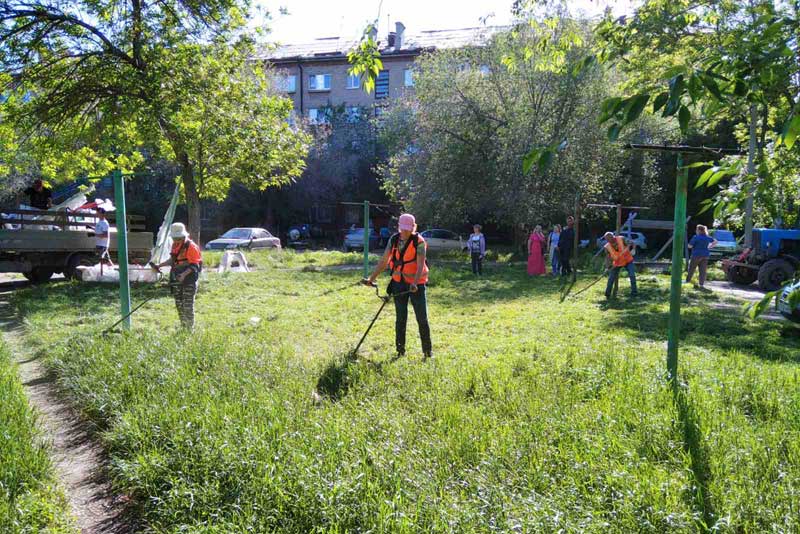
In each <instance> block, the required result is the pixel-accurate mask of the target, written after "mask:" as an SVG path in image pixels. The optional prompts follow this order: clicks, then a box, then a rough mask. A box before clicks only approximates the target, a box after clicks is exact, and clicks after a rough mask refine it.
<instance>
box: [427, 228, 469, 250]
mask: <svg viewBox="0 0 800 534" xmlns="http://www.w3.org/2000/svg"><path fill="white" fill-rule="evenodd" d="M420 235H421V236H422V238H423V239H424V240H425V242H426V243H427V244H428V250H429V251H433V252H444V251H447V250H459V251H464V250H467V244H466V243H465V242H464V240H463V239H461V236H460V235H458V234H456V233H455V232H451V231H450V230H439V229H431V230H425V231H424V232H422V233H420Z"/></svg>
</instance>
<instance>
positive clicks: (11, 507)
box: [0, 342, 74, 534]
mask: <svg viewBox="0 0 800 534" xmlns="http://www.w3.org/2000/svg"><path fill="white" fill-rule="evenodd" d="M35 428H36V425H35V421H34V417H33V414H32V413H31V410H30V407H29V406H28V401H27V399H26V398H25V394H24V392H23V390H22V384H20V382H19V379H18V377H17V370H16V368H15V367H14V365H13V364H12V363H11V359H10V357H9V352H8V349H7V348H6V346H5V344H3V343H2V342H0V532H2V533H4V534H22V533H34V532H48V533H51V534H62V533H69V532H74V530H73V529H72V525H71V522H70V519H69V517H68V514H67V511H66V510H67V505H66V501H65V499H64V495H63V494H62V493H61V492H60V490H59V489H57V488H56V486H55V484H54V477H53V471H52V465H51V464H50V459H49V458H48V456H47V451H46V450H45V448H44V446H43V445H42V443H41V440H40V437H39V435H38V434H37V431H36V430H35Z"/></svg>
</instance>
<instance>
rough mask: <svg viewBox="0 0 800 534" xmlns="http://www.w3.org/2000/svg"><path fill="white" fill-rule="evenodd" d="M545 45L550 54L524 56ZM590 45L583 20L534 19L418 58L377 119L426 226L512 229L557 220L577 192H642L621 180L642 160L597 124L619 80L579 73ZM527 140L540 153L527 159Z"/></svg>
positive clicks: (393, 169) (402, 191) (644, 132)
mask: <svg viewBox="0 0 800 534" xmlns="http://www.w3.org/2000/svg"><path fill="white" fill-rule="evenodd" d="M567 41H570V42H571V43H573V44H572V45H569V46H567V45H565V44H564V43H566V42H567ZM545 42H547V43H549V44H553V46H554V47H557V50H555V49H554V50H552V51H553V53H552V54H535V53H534V54H531V53H529V51H530V50H541V49H542V47H543V46H548V45H546V44H544V43H545ZM562 44H564V46H562ZM589 46H590V33H589V31H588V28H587V27H586V25H585V24H582V23H580V22H578V21H574V20H572V19H568V18H563V19H560V20H555V19H551V20H548V21H545V22H538V21H536V20H534V21H533V22H531V23H530V24H526V25H523V26H521V27H520V28H517V29H516V30H515V31H512V32H507V33H504V34H501V35H498V36H497V37H495V38H494V39H493V41H492V42H491V43H490V44H489V45H488V46H486V47H476V48H465V49H460V50H442V51H439V52H435V53H432V54H429V55H427V56H425V57H423V58H421V59H420V60H419V61H418V63H417V65H416V69H417V72H416V73H415V94H414V95H410V96H409V97H408V98H407V99H405V100H401V101H399V102H397V103H396V104H395V105H394V106H393V108H392V109H391V110H390V111H389V112H388V113H387V114H386V115H384V116H382V117H381V142H382V143H384V144H385V145H386V146H387V147H388V150H389V153H390V159H389V161H388V163H387V164H386V165H385V166H383V167H382V168H381V169H382V174H383V175H384V180H385V186H386V188H387V190H388V191H389V192H391V194H392V195H393V196H395V197H396V198H398V199H403V200H405V201H406V202H407V204H409V205H410V206H412V207H413V209H414V210H415V211H416V212H419V213H420V214H421V215H422V216H423V217H424V218H425V219H426V220H429V221H431V222H432V223H435V224H463V223H465V222H468V221H470V220H471V219H472V220H474V218H476V217H480V218H481V219H482V220H484V221H486V220H494V221H496V222H499V223H503V224H508V225H510V226H513V227H514V228H515V229H516V230H517V235H518V236H521V235H522V230H523V228H524V227H527V226H530V225H532V224H535V223H537V222H543V223H547V222H550V221H552V222H556V221H560V220H562V219H563V218H564V216H565V214H566V213H570V212H571V211H572V210H573V209H574V205H575V194H576V192H577V191H581V192H582V194H583V197H584V198H595V199H598V200H599V199H605V198H606V195H607V194H609V192H610V191H620V194H625V195H628V196H626V197H622V198H621V197H618V199H619V201H628V199H629V198H631V197H637V196H640V195H644V196H645V197H646V198H647V197H648V195H651V193H652V191H651V190H648V188H647V185H648V184H651V183H652V182H651V181H650V180H649V178H648V177H644V180H640V181H639V182H638V183H636V184H631V183H630V181H628V178H629V176H630V175H631V172H640V171H641V170H642V168H643V167H641V166H640V167H639V168H637V169H634V170H631V168H630V166H629V165H628V164H629V163H630V162H631V161H632V160H631V159H630V158H631V155H630V154H626V153H625V152H624V151H623V150H621V148H620V147H616V146H614V145H613V144H612V143H610V142H609V141H608V140H607V139H606V138H605V135H604V133H603V132H602V131H601V130H599V129H598V128H597V127H596V125H597V119H598V114H599V113H598V111H597V110H598V108H599V106H600V103H601V102H602V100H603V98H605V97H606V96H608V95H609V94H610V93H609V86H610V85H613V83H614V80H613V78H612V77H611V76H609V75H608V74H607V73H604V72H603V71H602V70H601V69H599V68H597V66H596V65H595V66H593V67H591V68H586V69H582V70H580V72H577V70H578V69H577V68H576V67H577V65H578V62H579V61H580V60H581V58H582V57H583V55H585V53H586V52H587V51H588V49H589V48H588V47H589ZM651 122H654V121H651ZM640 127H641V129H640V131H638V132H636V133H635V134H632V136H635V138H638V139H647V138H648V136H650V135H653V133H654V129H653V128H652V125H648V124H646V123H644V122H641V123H640ZM532 146H534V147H547V149H545V150H542V149H541V148H539V149H538V152H537V151H534V153H535V154H536V156H535V157H531V156H530V154H531V147H532ZM549 147H553V148H552V151H551V150H550V148H549ZM555 151H558V152H559V157H557V158H556V157H554V155H553V154H554V152H555ZM524 157H525V159H526V161H527V164H525V165H523V164H521V162H522V160H523V158H524ZM546 160H549V161H546ZM542 163H548V164H547V165H544V164H542ZM640 165H641V163H640ZM637 200H638V199H637Z"/></svg>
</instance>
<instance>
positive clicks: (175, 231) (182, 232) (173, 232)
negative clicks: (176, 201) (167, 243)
mask: <svg viewBox="0 0 800 534" xmlns="http://www.w3.org/2000/svg"><path fill="white" fill-rule="evenodd" d="M169 236H170V237H171V238H172V239H186V238H187V237H189V232H187V231H186V225H184V224H183V223H174V224H173V225H172V226H170V227H169Z"/></svg>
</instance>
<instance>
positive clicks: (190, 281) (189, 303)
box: [154, 223, 203, 331]
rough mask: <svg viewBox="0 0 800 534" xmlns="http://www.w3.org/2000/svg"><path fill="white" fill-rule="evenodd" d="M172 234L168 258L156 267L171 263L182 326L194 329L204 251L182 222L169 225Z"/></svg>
mask: <svg viewBox="0 0 800 534" xmlns="http://www.w3.org/2000/svg"><path fill="white" fill-rule="evenodd" d="M169 235H170V237H171V238H172V241H173V243H172V250H171V251H170V254H169V259H168V260H167V261H165V262H163V263H160V264H158V265H155V266H154V267H155V269H156V270H157V271H160V270H161V267H166V266H170V267H171V270H170V273H169V282H170V283H169V285H170V289H171V291H172V296H173V297H174V298H175V307H176V308H177V309H178V317H179V318H180V321H181V326H183V327H184V328H185V329H186V330H189V331H191V330H193V329H194V297H195V295H196V294H197V284H198V281H199V279H200V271H201V270H202V269H203V255H202V253H201V252H200V247H198V246H197V244H196V243H195V242H194V241H192V240H191V239H189V232H187V231H186V226H184V225H183V223H175V224H173V225H172V226H170V228H169Z"/></svg>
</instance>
